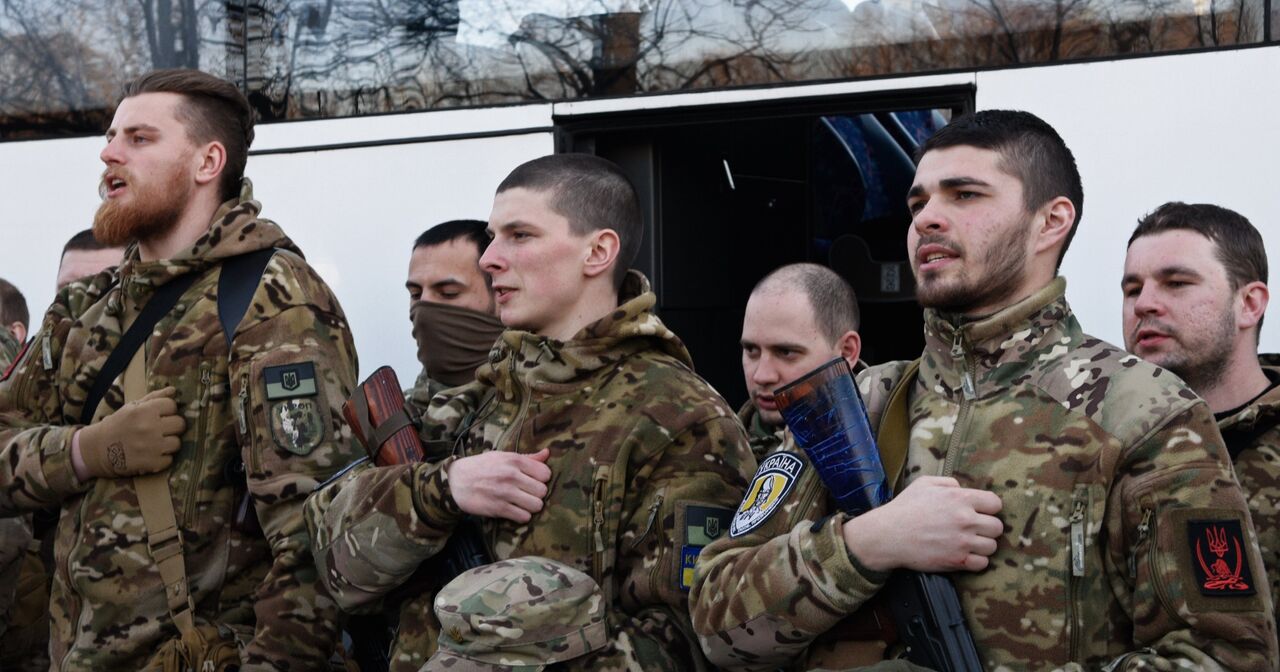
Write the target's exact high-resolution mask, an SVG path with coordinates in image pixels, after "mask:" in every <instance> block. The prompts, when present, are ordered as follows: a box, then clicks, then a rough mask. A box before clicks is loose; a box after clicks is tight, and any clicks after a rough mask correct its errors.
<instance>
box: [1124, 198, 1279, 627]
mask: <svg viewBox="0 0 1280 672" xmlns="http://www.w3.org/2000/svg"><path fill="white" fill-rule="evenodd" d="M1121 288H1122V290H1123V292H1124V344H1125V347H1126V348H1127V349H1128V350H1129V352H1132V353H1133V354H1135V355H1138V356H1139V357H1141V358H1143V359H1145V360H1147V361H1148V362H1151V363H1152V364H1156V365H1159V366H1163V367H1164V368H1166V369H1169V370H1170V371H1172V372H1174V373H1176V374H1178V376H1179V377H1181V378H1182V379H1183V380H1184V381H1186V383H1187V385H1189V386H1190V387H1191V389H1192V390H1195V392H1196V394H1198V395H1200V397H1201V398H1202V399H1204V400H1205V401H1206V402H1207V403H1208V404H1209V408H1210V409H1211V410H1212V411H1213V414H1214V417H1215V418H1216V419H1217V421H1218V429H1219V430H1220V431H1221V432H1222V438H1223V440H1224V441H1226V444H1227V452H1229V453H1230V454H1231V460H1232V462H1234V463H1235V468H1236V477H1237V478H1239V479H1240V486H1241V487H1243V488H1244V491H1245V493H1246V495H1247V496H1248V497H1249V510H1250V512H1251V513H1252V514H1253V524H1254V527H1255V528H1256V529H1257V531H1258V544H1259V546H1261V547H1262V563H1263V565H1265V566H1266V568H1267V576H1269V577H1270V578H1271V599H1272V602H1273V603H1275V602H1276V601H1277V598H1280V368H1277V367H1276V366H1274V364H1276V363H1277V362H1275V361H1274V360H1273V361H1271V362H1270V364H1272V366H1263V362H1262V361H1261V359H1260V358H1259V356H1258V335H1259V333H1260V331H1261V329H1262V318H1263V314H1264V313H1266V310H1267V300H1268V299H1269V298H1270V296H1269V291H1268V289H1267V250H1266V248H1265V247H1263V245H1262V236H1261V234H1259V233H1258V230H1257V229H1255V228H1254V227H1253V225H1252V224H1250V223H1249V220H1247V219H1245V218H1244V217H1242V216H1241V215H1240V214H1238V213H1235V212H1232V211H1231V210H1228V209H1226V208H1221V207H1218V206H1216V205H1208V204H1193V205H1188V204H1186V203H1165V204H1164V205H1162V206H1160V207H1158V208H1156V209H1155V211H1154V212H1152V213H1151V214H1149V215H1147V216H1146V217H1143V218H1142V221H1140V222H1138V228H1137V229H1135V230H1134V232H1133V235H1132V236H1130V238H1129V252H1128V255H1127V256H1126V257H1125V262H1124V279H1123V281H1122V282H1121ZM1272 357H1274V356H1272Z"/></svg>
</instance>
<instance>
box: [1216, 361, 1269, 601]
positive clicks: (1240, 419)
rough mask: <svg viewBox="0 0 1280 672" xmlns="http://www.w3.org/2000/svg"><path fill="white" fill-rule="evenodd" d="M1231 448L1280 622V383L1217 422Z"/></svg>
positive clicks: (1266, 362) (1237, 476) (1266, 368)
mask: <svg viewBox="0 0 1280 672" xmlns="http://www.w3.org/2000/svg"><path fill="white" fill-rule="evenodd" d="M1262 359H1263V363H1264V364H1268V363H1269V364H1272V366H1265V367H1264V369H1265V370H1266V371H1267V375H1268V378H1270V379H1271V380H1272V381H1273V382H1274V381H1276V380H1277V379H1280V366H1274V364H1278V363H1280V362H1277V361H1276V356H1275V355H1263V356H1262ZM1218 429H1219V430H1220V431H1221V432H1222V438H1223V440H1224V441H1226V443H1227V448H1228V449H1229V450H1230V451H1231V453H1232V456H1233V460H1234V462H1235V467H1236V478H1238V479H1240V487H1241V488H1243V489H1244V492H1245V496H1246V497H1248V498H1249V513H1250V514H1252V515H1253V527H1254V529H1256V530H1257V531H1258V545H1259V546H1260V547H1261V548H1262V564H1263V565H1264V566H1266V568H1267V577H1268V578H1270V579H1271V601H1272V603H1273V606H1275V607H1277V614H1276V618H1277V619H1278V620H1280V387H1276V388H1272V389H1271V390H1269V391H1267V392H1266V393H1265V394H1263V395H1262V396H1261V397H1259V398H1258V399H1255V400H1254V401H1253V403H1251V404H1249V405H1248V407H1246V408H1243V409H1241V410H1240V411H1239V412H1237V413H1234V414H1232V415H1231V416H1230V417H1228V418H1224V419H1221V420H1219V421H1218Z"/></svg>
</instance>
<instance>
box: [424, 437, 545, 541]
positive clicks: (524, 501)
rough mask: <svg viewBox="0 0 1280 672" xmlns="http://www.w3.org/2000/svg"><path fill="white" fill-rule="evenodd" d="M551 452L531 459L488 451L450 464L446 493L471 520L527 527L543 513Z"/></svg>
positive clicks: (540, 452) (542, 453) (538, 454)
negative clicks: (500, 520) (502, 520)
mask: <svg viewBox="0 0 1280 672" xmlns="http://www.w3.org/2000/svg"><path fill="white" fill-rule="evenodd" d="M550 456H551V451H550V450H547V449H546V448H543V449H542V450H540V451H538V452H536V453H534V454H532V455H518V454H516V453H505V452H501V451H496V450H494V451H490V452H487V453H481V454H479V455H472V456H471V457H464V458H461V459H458V460H454V461H453V462H452V463H450V464H449V467H448V469H449V471H448V473H447V476H448V478H449V492H450V494H452V495H453V501H454V502H457V504H458V508H460V509H462V510H463V511H465V512H467V513H470V514H472V515H474V516H485V517H487V518H506V519H507V520H513V521H515V522H517V523H527V522H529V519H530V518H532V517H533V514H535V513H537V512H539V511H541V510H542V498H543V497H546V496H547V481H550V480H551V468H550V467H548V466H547V465H546V461H547V458H548V457H550Z"/></svg>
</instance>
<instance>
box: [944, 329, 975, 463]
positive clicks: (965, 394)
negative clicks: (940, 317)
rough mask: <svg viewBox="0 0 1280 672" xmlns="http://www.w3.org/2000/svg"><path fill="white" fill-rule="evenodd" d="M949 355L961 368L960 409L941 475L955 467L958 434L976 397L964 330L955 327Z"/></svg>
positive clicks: (966, 420) (966, 422)
mask: <svg viewBox="0 0 1280 672" xmlns="http://www.w3.org/2000/svg"><path fill="white" fill-rule="evenodd" d="M951 357H952V359H955V360H957V361H959V362H960V364H961V367H962V370H961V373H960V389H961V393H962V396H961V399H960V410H959V412H957V414H956V426H955V429H953V430H952V431H951V440H950V441H948V442H947V457H946V459H945V460H944V461H943V463H942V474H941V475H942V476H948V475H950V474H951V473H952V472H953V471H955V467H956V464H955V462H956V453H957V452H958V450H959V448H958V446H959V445H960V434H961V433H962V432H963V431H964V428H965V427H966V426H967V424H968V420H969V411H970V407H971V404H970V403H969V402H971V401H973V400H974V399H976V398H978V393H977V388H976V386H975V385H974V383H973V371H972V367H971V366H970V364H969V353H968V352H966V351H965V349H964V332H963V331H961V330H960V329H956V336H955V340H953V341H952V342H951Z"/></svg>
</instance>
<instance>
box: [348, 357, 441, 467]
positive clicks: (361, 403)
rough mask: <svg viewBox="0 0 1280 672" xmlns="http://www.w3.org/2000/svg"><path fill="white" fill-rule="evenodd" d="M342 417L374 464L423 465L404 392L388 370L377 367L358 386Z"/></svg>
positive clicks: (394, 373)
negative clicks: (407, 410)
mask: <svg viewBox="0 0 1280 672" xmlns="http://www.w3.org/2000/svg"><path fill="white" fill-rule="evenodd" d="M342 415H343V417H345V418H346V420H347V424H348V425H350V426H351V431H352V432H353V433H354V434H355V435H356V438H357V439H359V440H360V443H361V445H363V446H364V448H365V450H366V451H368V453H369V457H370V459H372V460H373V462H374V464H376V465H378V466H380V467H385V466H387V465H392V464H412V463H414V462H421V461H422V458H423V455H424V454H425V452H424V450H423V447H422V441H421V440H419V439H418V433H417V432H416V431H414V428H413V423H412V422H411V421H410V420H409V414H408V412H406V411H405V407H404V392H403V391H402V390H401V388H400V381H399V380H398V379H397V378H396V372H395V371H394V370H393V369H392V368H391V367H389V366H381V367H378V370H377V371H374V372H373V375H371V376H369V377H368V378H366V379H365V381H364V382H363V383H360V385H359V386H358V387H357V388H356V390H355V392H354V393H352V395H351V398H350V399H348V400H347V401H346V403H344V404H343V405H342Z"/></svg>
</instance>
